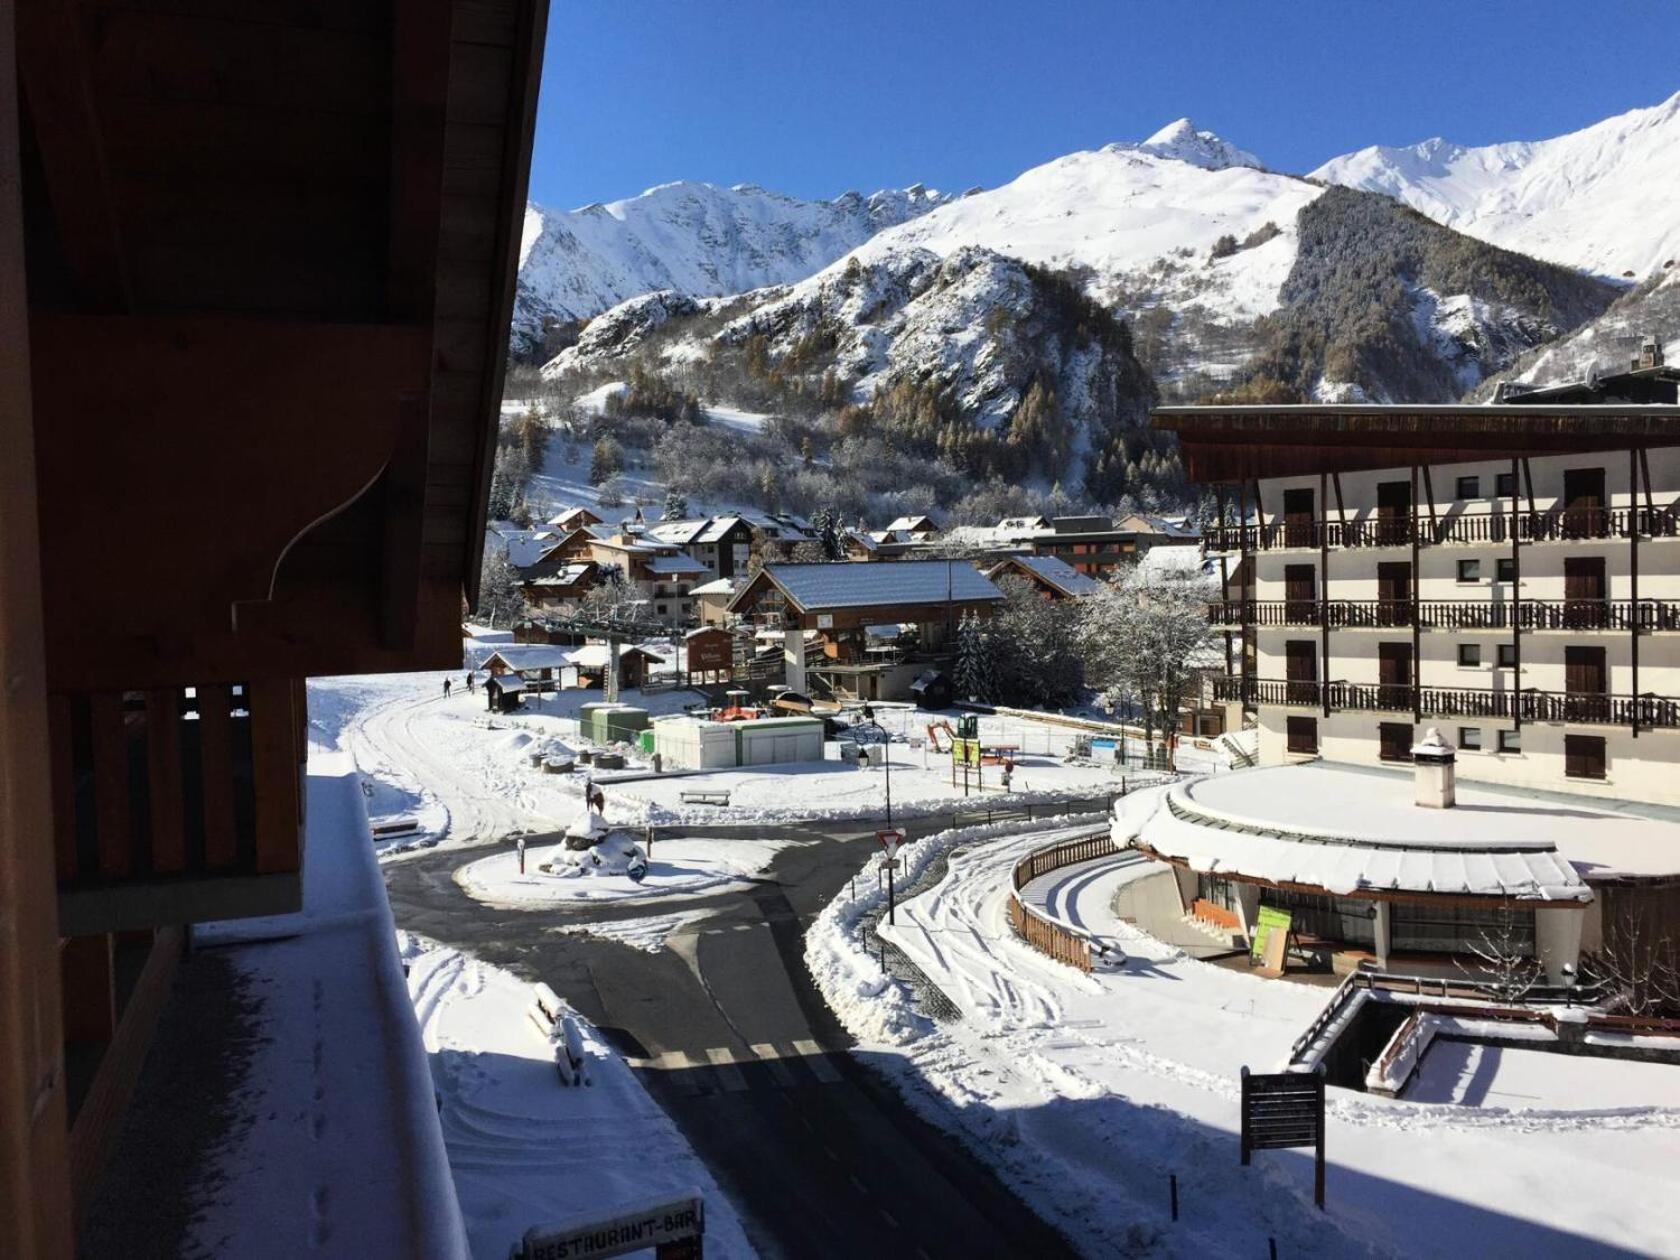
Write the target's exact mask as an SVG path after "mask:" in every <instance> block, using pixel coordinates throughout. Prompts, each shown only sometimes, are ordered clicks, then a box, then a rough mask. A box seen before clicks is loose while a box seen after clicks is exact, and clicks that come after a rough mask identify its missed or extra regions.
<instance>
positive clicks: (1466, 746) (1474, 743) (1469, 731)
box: [1458, 726, 1482, 752]
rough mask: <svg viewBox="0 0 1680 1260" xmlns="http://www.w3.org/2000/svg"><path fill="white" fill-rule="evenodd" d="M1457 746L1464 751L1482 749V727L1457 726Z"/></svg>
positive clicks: (1478, 750)
mask: <svg viewBox="0 0 1680 1260" xmlns="http://www.w3.org/2000/svg"><path fill="white" fill-rule="evenodd" d="M1458 746H1459V748H1461V749H1462V750H1464V751H1465V752H1481V751H1482V728H1481V727H1479V726H1461V727H1459V728H1458Z"/></svg>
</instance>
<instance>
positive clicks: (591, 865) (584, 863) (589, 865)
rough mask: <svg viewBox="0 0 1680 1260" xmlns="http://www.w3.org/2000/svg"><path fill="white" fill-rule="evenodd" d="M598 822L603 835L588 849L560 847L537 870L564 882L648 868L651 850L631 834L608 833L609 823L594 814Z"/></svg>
mask: <svg viewBox="0 0 1680 1260" xmlns="http://www.w3.org/2000/svg"><path fill="white" fill-rule="evenodd" d="M591 812H592V813H593V811H591ZM594 819H595V821H596V822H599V823H600V825H601V828H602V831H601V834H600V835H599V837H597V838H595V839H594V842H593V843H592V844H590V845H589V847H588V848H584V849H577V848H573V847H571V846H570V845H568V844H564V843H562V844H557V845H555V846H554V848H552V849H550V850H549V851H548V857H547V858H545V859H544V860H543V861H542V862H541V863H540V864H539V865H538V867H537V869H538V870H541V871H544V872H547V873H549V874H551V875H556V876H558V877H560V878H561V879H576V878H578V877H579V876H588V877H595V876H611V875H624V874H626V873H628V872H629V870H630V869H631V867H632V866H639V867H644V868H645V867H646V865H647V850H646V849H644V848H642V846H641V845H639V844H637V843H636V840H635V838H634V837H633V836H631V835H630V833H629V832H626V831H607V830H606V829H605V828H606V823H605V822H604V821H602V819H601V816H600V815H599V814H594Z"/></svg>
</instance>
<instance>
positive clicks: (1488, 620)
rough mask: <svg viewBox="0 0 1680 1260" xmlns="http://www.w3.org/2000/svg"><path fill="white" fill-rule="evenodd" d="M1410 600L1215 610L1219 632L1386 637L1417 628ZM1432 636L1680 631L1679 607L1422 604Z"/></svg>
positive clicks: (1236, 605)
mask: <svg viewBox="0 0 1680 1260" xmlns="http://www.w3.org/2000/svg"><path fill="white" fill-rule="evenodd" d="M1412 607H1413V605H1412V601H1411V600H1409V599H1333V600H1330V601H1329V602H1328V603H1327V604H1323V605H1320V604H1319V603H1318V601H1316V600H1310V599H1248V600H1242V599H1227V600H1217V601H1215V602H1214V603H1212V604H1209V605H1208V621H1209V622H1210V623H1211V624H1213V625H1216V626H1232V627H1237V626H1245V625H1249V626H1260V627H1268V626H1316V625H1319V624H1320V621H1321V618H1323V619H1327V620H1328V622H1329V624H1330V627H1331V628H1332V629H1355V630H1357V629H1383V628H1385V627H1390V626H1410V625H1411V624H1412ZM1417 621H1418V625H1419V626H1420V627H1421V628H1422V629H1425V630H1511V629H1513V628H1515V629H1521V630H1526V631H1538V630H1568V631H1592V630H1607V631H1622V632H1624V633H1626V632H1630V631H1636V630H1637V631H1639V632H1641V633H1658V632H1676V631H1680V601H1676V600H1667V599H1641V600H1631V599H1520V600H1491V601H1490V600H1475V599H1431V600H1421V601H1419V603H1418V604H1417Z"/></svg>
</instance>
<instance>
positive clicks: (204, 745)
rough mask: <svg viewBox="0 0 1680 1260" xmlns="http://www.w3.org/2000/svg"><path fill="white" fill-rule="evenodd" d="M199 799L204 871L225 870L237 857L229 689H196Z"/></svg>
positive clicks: (224, 686)
mask: <svg viewBox="0 0 1680 1260" xmlns="http://www.w3.org/2000/svg"><path fill="white" fill-rule="evenodd" d="M197 690H198V765H199V775H198V782H199V798H200V807H201V809H202V810H203V819H204V868H205V869H206V870H210V871H217V870H226V869H227V868H229V867H231V866H233V865H234V863H235V862H236V861H237V860H238V858H239V843H238V834H237V831H236V830H235V824H234V816H233V722H232V718H231V715H230V709H231V706H232V703H233V696H232V689H231V688H230V687H228V686H227V684H226V683H206V684H204V685H203V686H201V687H199V688H198V689H197Z"/></svg>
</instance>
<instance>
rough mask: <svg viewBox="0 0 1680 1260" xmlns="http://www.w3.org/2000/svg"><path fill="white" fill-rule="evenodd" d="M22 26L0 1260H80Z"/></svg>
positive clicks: (69, 814)
mask: <svg viewBox="0 0 1680 1260" xmlns="http://www.w3.org/2000/svg"><path fill="white" fill-rule="evenodd" d="M14 19H15V9H14V6H12V5H9V4H8V5H5V6H4V7H3V8H0V677H3V678H4V679H5V680H6V684H5V685H4V686H0V783H4V784H5V788H4V790H0V1205H3V1206H0V1255H8V1256H68V1255H70V1254H72V1252H73V1251H74V1243H73V1241H72V1236H71V1234H72V1231H71V1221H72V1216H73V1211H72V1208H71V1204H70V1175H69V1162H68V1138H69V1131H68V1127H67V1124H66V1120H65V1085H64V1079H65V1078H64V1042H63V1036H62V1028H61V1026H60V1019H61V1005H60V980H59V968H58V953H57V950H58V947H57V940H58V898H57V896H56V895H55V891H54V882H55V871H56V872H57V873H58V874H60V875H62V874H66V873H67V872H66V868H68V873H70V874H73V873H74V870H75V847H74V830H73V828H74V825H75V818H74V814H73V811H71V810H67V806H69V805H70V803H71V795H70V789H71V783H70V775H69V770H70V765H69V761H68V759H67V755H68V751H69V743H70V741H69V721H68V719H69V705H68V702H67V701H66V700H65V699H64V697H63V696H58V697H55V698H54V701H53V703H52V705H51V712H52V715H53V716H52V719H51V721H50V722H49V718H48V711H49V706H48V700H47V690H46V675H47V667H46V634H45V629H44V626H43V620H42V612H41V535H40V523H39V515H38V512H37V501H36V500H37V495H36V489H35V485H36V478H35V425H34V410H33V402H32V399H31V386H30V373H29V349H30V347H29V311H28V305H27V302H28V284H27V279H26V276H25V274H24V248H23V198H22V194H21V188H22V180H21V176H20V173H19V164H20V163H19V152H20V150H21V148H22V145H21V144H20V143H19V135H20V132H19V118H18V81H17V73H16V71H17V64H18V58H17V50H16V46H15V39H14ZM85 159H86V155H84V160H85ZM55 815H57V816H55ZM55 824H56V825H55ZM66 842H68V843H66ZM55 847H56V858H55Z"/></svg>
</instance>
